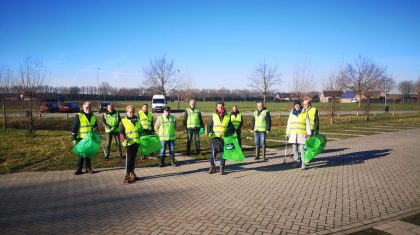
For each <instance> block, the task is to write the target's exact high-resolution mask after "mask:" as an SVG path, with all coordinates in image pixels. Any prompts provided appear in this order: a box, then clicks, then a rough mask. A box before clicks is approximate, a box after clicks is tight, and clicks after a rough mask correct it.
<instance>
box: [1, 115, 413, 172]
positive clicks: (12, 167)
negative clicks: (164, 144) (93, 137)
mask: <svg viewBox="0 0 420 235" xmlns="http://www.w3.org/2000/svg"><path fill="white" fill-rule="evenodd" d="M208 121H209V120H208V117H206V118H205V120H204V122H205V123H208ZM99 122H100V121H99ZM71 123H72V119H58V118H57V119H42V120H37V121H36V125H37V129H38V130H37V131H36V132H35V135H33V136H28V135H27V134H26V131H25V130H23V129H20V128H22V125H21V124H19V120H14V121H13V122H11V125H12V126H13V127H15V128H9V129H7V130H6V131H4V130H0V174H5V173H12V172H20V171H49V170H64V169H75V167H76V161H77V156H75V154H73V153H72V151H71V150H72V145H71V142H70V126H71ZM177 123H178V127H177V140H176V143H175V150H176V153H181V154H184V153H185V146H186V135H185V134H184V133H183V132H182V126H181V122H180V121H178V122H177ZM249 123H250V117H245V125H244V127H243V130H242V143H243V145H250V146H253V145H254V142H253V140H252V139H246V137H247V136H248V137H252V135H251V133H250V131H249ZM286 123H287V117H286V116H280V117H279V116H275V117H273V129H272V131H271V132H270V134H269V136H268V138H269V139H275V140H284V135H285V128H286ZM1 124H2V123H1V121H0V125H1ZM380 125H395V126H396V127H400V128H403V127H406V126H408V125H416V126H417V125H420V114H418V113H415V114H398V115H396V116H395V117H392V115H390V114H381V115H377V116H372V117H371V120H370V121H369V122H366V121H365V120H364V119H363V117H359V118H353V119H352V122H351V123H350V122H349V117H346V116H341V117H339V118H337V119H336V120H335V123H334V124H331V123H330V119H329V118H326V117H322V118H321V131H320V132H321V133H323V132H327V133H328V132H329V133H340V132H341V130H351V129H358V128H363V127H369V126H380ZM100 129H101V130H103V128H102V127H101V128H100ZM366 130H370V129H366ZM374 130H378V131H381V128H375V129H374ZM342 133H346V134H356V133H357V134H363V135H369V134H374V131H373V130H372V132H364V133H361V132H342ZM327 137H332V138H338V139H344V138H350V137H352V136H350V135H334V134H331V135H327ZM104 141H105V140H104ZM103 144H104V143H103ZM267 146H268V147H269V148H278V149H279V150H282V149H283V148H284V143H282V142H272V141H268V142H267ZM201 147H202V153H203V155H201V156H193V158H195V159H196V160H202V159H208V158H209V156H210V140H209V139H207V138H206V137H204V136H202V137H201ZM192 149H193V152H194V149H195V147H194V144H193V148H192ZM244 152H245V154H246V155H248V154H252V153H253V152H254V151H253V149H252V148H244ZM116 155H117V154H116V148H115V144H113V145H112V149H111V157H112V159H111V160H110V161H104V160H103V152H102V151H100V152H99V153H98V154H97V155H96V156H95V158H94V160H93V163H92V165H93V167H94V168H108V167H124V162H123V161H121V160H120V159H119V158H118V157H117V156H116ZM137 164H138V165H143V166H144V165H158V160H157V159H150V160H138V161H137Z"/></svg>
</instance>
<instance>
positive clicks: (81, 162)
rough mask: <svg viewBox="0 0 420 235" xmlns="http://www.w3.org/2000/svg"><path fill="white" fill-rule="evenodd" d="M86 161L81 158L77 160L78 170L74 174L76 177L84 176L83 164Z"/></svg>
mask: <svg viewBox="0 0 420 235" xmlns="http://www.w3.org/2000/svg"><path fill="white" fill-rule="evenodd" d="M84 161H85V159H84V158H83V157H79V159H78V160H77V170H76V172H74V174H75V175H81V174H83V172H82V168H83V162H84Z"/></svg>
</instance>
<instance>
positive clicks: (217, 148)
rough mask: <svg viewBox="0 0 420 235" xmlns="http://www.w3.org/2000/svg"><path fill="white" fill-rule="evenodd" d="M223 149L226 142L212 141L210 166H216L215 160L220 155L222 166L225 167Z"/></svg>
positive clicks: (216, 139)
mask: <svg viewBox="0 0 420 235" xmlns="http://www.w3.org/2000/svg"><path fill="white" fill-rule="evenodd" d="M223 147H224V142H223V139H222V138H213V139H211V157H210V165H211V166H213V167H214V166H216V163H215V160H216V156H217V154H218V153H220V166H221V167H224V166H225V159H224V158H223Z"/></svg>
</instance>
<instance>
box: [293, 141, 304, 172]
mask: <svg viewBox="0 0 420 235" xmlns="http://www.w3.org/2000/svg"><path fill="white" fill-rule="evenodd" d="M292 147H293V159H295V161H297V162H300V163H302V167H305V163H304V162H303V158H302V153H303V151H305V145H304V144H292Z"/></svg>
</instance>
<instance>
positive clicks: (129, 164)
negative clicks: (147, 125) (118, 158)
mask: <svg viewBox="0 0 420 235" xmlns="http://www.w3.org/2000/svg"><path fill="white" fill-rule="evenodd" d="M126 111H127V113H126V117H125V118H124V119H122V120H121V124H122V125H120V126H121V128H120V129H121V130H120V138H121V139H122V140H123V147H125V148H126V155H127V156H126V161H125V162H126V167H125V168H126V172H125V173H126V174H125V178H124V184H129V183H132V182H134V181H135V180H138V179H139V178H138V177H137V176H136V173H134V168H135V164H136V155H137V152H138V150H139V146H140V131H141V125H140V120H139V119H138V118H137V116H136V115H135V113H136V110H135V108H134V106H133V105H129V106H127V107H126Z"/></svg>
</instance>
